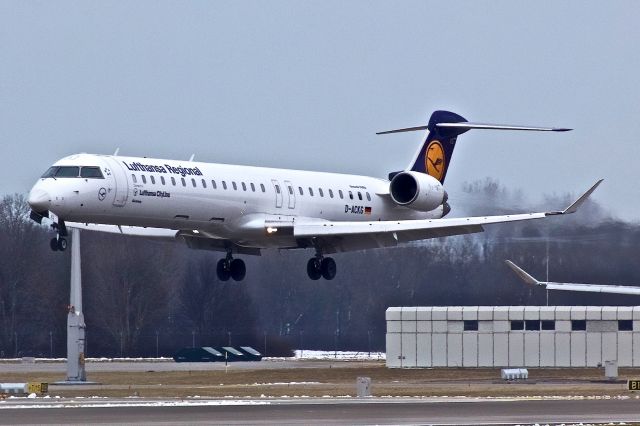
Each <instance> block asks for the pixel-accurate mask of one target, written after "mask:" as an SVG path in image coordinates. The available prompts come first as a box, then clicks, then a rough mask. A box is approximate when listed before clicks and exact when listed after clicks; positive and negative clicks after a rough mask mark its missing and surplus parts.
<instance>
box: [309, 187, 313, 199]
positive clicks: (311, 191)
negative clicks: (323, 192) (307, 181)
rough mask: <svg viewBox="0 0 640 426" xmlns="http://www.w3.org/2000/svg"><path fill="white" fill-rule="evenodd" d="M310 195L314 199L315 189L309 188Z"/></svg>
mask: <svg viewBox="0 0 640 426" xmlns="http://www.w3.org/2000/svg"><path fill="white" fill-rule="evenodd" d="M309 195H311V196H312V197H313V189H311V187H309Z"/></svg>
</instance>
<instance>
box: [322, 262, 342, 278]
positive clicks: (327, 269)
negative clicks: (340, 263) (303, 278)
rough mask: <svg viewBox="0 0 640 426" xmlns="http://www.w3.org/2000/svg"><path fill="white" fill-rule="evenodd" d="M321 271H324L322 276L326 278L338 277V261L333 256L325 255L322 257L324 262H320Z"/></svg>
mask: <svg viewBox="0 0 640 426" xmlns="http://www.w3.org/2000/svg"><path fill="white" fill-rule="evenodd" d="M320 271H321V272H322V277H323V278H324V279H325V280H332V279H334V278H335V277H336V273H337V272H338V269H337V267H336V261H335V260H333V258H331V257H325V258H324V259H322V263H321V264H320Z"/></svg>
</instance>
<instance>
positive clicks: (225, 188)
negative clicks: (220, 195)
mask: <svg viewBox="0 0 640 426" xmlns="http://www.w3.org/2000/svg"><path fill="white" fill-rule="evenodd" d="M222 188H223V189H224V190H225V191H226V190H227V182H225V181H222Z"/></svg>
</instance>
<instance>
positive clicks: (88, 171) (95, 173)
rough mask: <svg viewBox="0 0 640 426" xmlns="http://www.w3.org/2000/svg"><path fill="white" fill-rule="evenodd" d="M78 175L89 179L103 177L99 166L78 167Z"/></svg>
mask: <svg viewBox="0 0 640 426" xmlns="http://www.w3.org/2000/svg"><path fill="white" fill-rule="evenodd" d="M80 177H83V178H91V179H104V176H102V172H101V171H100V167H83V168H82V169H80Z"/></svg>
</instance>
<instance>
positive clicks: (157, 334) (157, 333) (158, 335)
mask: <svg viewBox="0 0 640 426" xmlns="http://www.w3.org/2000/svg"><path fill="white" fill-rule="evenodd" d="M159 337H160V332H159V331H158V330H156V358H159V356H158V353H159V352H158V340H159Z"/></svg>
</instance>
